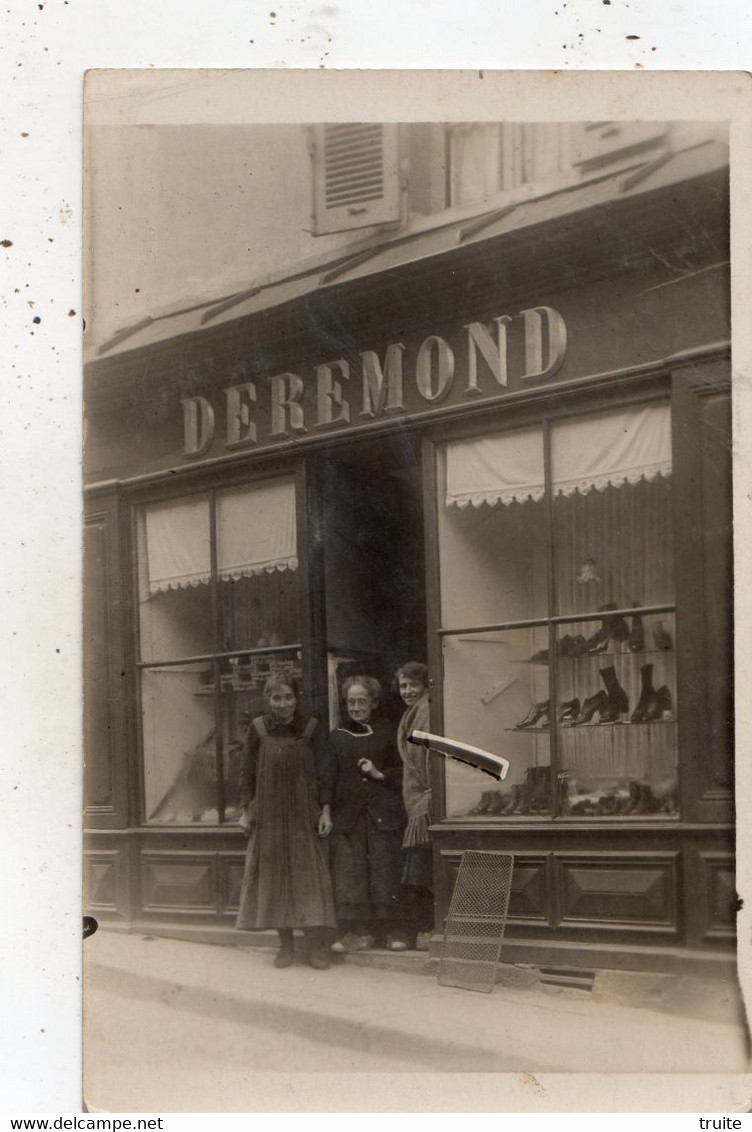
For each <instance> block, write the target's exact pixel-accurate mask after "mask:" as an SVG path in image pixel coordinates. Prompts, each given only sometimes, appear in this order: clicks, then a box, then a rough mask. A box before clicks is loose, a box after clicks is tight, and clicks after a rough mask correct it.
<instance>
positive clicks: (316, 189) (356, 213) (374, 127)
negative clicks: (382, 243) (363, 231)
mask: <svg viewBox="0 0 752 1132" xmlns="http://www.w3.org/2000/svg"><path fill="white" fill-rule="evenodd" d="M399 218H400V176H399V135H398V127H397V125H396V124H394V125H391V124H390V125H384V124H381V123H350V122H343V123H332V124H328V125H321V126H316V127H315V128H314V132H313V222H314V232H315V234H316V235H317V236H322V235H325V234H326V233H328V232H345V231H348V230H349V229H352V228H366V227H368V226H369V225H371V224H386V223H390V222H394V221H395V220H399Z"/></svg>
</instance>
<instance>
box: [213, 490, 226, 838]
mask: <svg viewBox="0 0 752 1132" xmlns="http://www.w3.org/2000/svg"><path fill="white" fill-rule="evenodd" d="M209 562H210V566H211V578H210V581H209V585H210V586H211V614H212V632H213V641H212V646H213V654H214V655H213V658H212V668H213V670H214V757H215V767H216V782H215V784H214V786H215V791H216V799H217V821H218V822H219V823H220V824H221V823H222V822H224V820H225V774H224V757H223V751H224V734H223V731H224V728H223V721H222V678H221V673H220V670H219V656H218V654H219V653H220V652H222V637H221V633H222V626H221V623H220V621H221V618H220V609H219V592H218V587H219V572H218V565H217V493H216V491H215V490H213V489H212V491H211V492H210V494H209Z"/></svg>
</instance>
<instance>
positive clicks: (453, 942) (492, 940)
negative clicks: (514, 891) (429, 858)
mask: <svg viewBox="0 0 752 1132" xmlns="http://www.w3.org/2000/svg"><path fill="white" fill-rule="evenodd" d="M513 864H514V858H513V856H512V854H511V853H495V852H485V853H484V852H481V851H479V850H475V849H468V850H466V851H465V852H464V853H463V854H462V861H461V862H460V867H459V871H458V873H457V880H456V881H455V885H454V892H453V893H452V902H451V904H450V905H449V915H448V916H447V921H446V927H445V928H444V946H443V949H442V952H441V961H440V964H439V977H438V981H439V984H440V985H441V986H445V987H464V988H465V989H466V990H477V991H486V992H488V991H490V990H492V989H493V985H494V982H495V981H496V967H497V966H498V962H499V955H500V953H501V941H502V939H503V937H504V928H505V926H506V922H507V909H508V908H509V893H510V890H511V887H512V867H513Z"/></svg>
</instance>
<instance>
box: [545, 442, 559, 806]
mask: <svg viewBox="0 0 752 1132" xmlns="http://www.w3.org/2000/svg"><path fill="white" fill-rule="evenodd" d="M543 482H544V495H543V498H544V500H545V508H546V573H547V579H546V580H547V597H548V616H549V622H548V656H549V669H548V718H549V743H550V746H549V757H550V760H551V782H550V789H551V817H552V818H557V817H558V816H559V791H558V789H557V786H558V781H559V757H558V754H559V730H558V726H557V708H556V705H557V703H558V698H557V690H556V685H557V675H558V674H557V671H556V623H555V622H554V621H553V620H552V618H553V617H555V616H556V611H557V598H556V570H555V566H556V563H555V556H554V515H553V482H552V473H551V422H550V421H549V420H544V421H543Z"/></svg>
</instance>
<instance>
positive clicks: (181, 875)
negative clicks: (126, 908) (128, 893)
mask: <svg viewBox="0 0 752 1132" xmlns="http://www.w3.org/2000/svg"><path fill="white" fill-rule="evenodd" d="M216 871H217V870H216V857H214V856H211V857H203V858H202V857H199V856H196V855H194V854H193V853H185V854H176V853H164V854H162V853H153V852H152V853H143V854H142V856H141V881H142V888H141V903H142V907H143V909H144V911H145V912H151V911H156V910H166V909H171V910H174V911H179V910H181V909H182V910H185V911H202V912H214V911H216V907H217V896H216V891H217V884H216Z"/></svg>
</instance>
